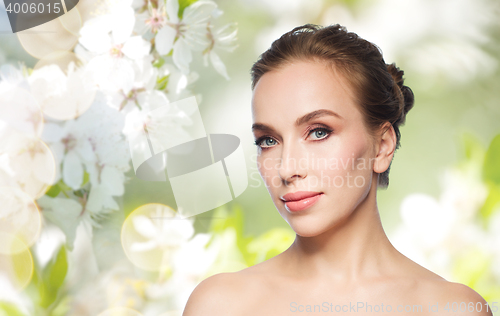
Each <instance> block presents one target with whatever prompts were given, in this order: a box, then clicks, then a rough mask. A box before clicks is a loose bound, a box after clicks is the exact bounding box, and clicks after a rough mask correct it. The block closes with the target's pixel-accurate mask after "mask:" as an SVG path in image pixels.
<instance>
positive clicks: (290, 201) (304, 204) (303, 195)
mask: <svg viewBox="0 0 500 316" xmlns="http://www.w3.org/2000/svg"><path fill="white" fill-rule="evenodd" d="M322 195H323V193H321V192H307V191H299V192H295V193H289V194H286V195H284V196H283V197H282V198H281V200H282V201H283V202H285V206H286V208H287V209H288V210H289V211H290V212H298V211H302V210H305V209H306V208H309V207H311V206H312V205H314V204H315V203H316V202H317V201H318V200H319V199H320V198H321V196H322Z"/></svg>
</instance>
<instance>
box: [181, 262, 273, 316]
mask: <svg viewBox="0 0 500 316" xmlns="http://www.w3.org/2000/svg"><path fill="white" fill-rule="evenodd" d="M268 265H269V263H268V262H263V263H260V264H257V265H254V266H251V267H248V268H246V269H243V270H241V271H238V272H226V273H219V274H215V275H213V276H211V277H209V278H207V279H205V280H203V281H202V282H201V283H200V284H198V286H197V287H196V288H195V289H194V291H193V292H192V293H191V296H190V297H189V300H188V302H187V304H186V307H185V309H184V313H183V314H182V315H183V316H198V315H203V316H211V315H217V316H225V315H231V316H234V315H241V314H244V311H246V310H252V309H253V308H254V304H255V303H256V302H258V301H259V299H260V298H261V297H262V295H266V294H265V293H264V292H265V289H266V285H267V286H268V285H269V282H270V278H269V273H268V272H269V271H267V270H268V269H267V266H268Z"/></svg>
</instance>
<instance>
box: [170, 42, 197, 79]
mask: <svg viewBox="0 0 500 316" xmlns="http://www.w3.org/2000/svg"><path fill="white" fill-rule="evenodd" d="M173 59H174V63H175V65H176V66H177V67H178V68H179V69H180V70H181V71H182V72H183V73H184V74H187V73H189V64H190V63H191V61H192V59H193V56H192V54H191V49H190V48H189V46H188V44H187V43H186V41H185V40H184V39H183V38H182V37H180V38H179V39H178V40H177V41H176V42H175V44H174V55H173Z"/></svg>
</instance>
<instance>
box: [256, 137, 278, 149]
mask: <svg viewBox="0 0 500 316" xmlns="http://www.w3.org/2000/svg"><path fill="white" fill-rule="evenodd" d="M255 145H257V146H259V147H261V148H266V147H272V146H274V145H276V140H274V139H272V138H270V137H264V138H260V139H257V140H256V141H255Z"/></svg>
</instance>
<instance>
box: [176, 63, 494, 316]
mask: <svg viewBox="0 0 500 316" xmlns="http://www.w3.org/2000/svg"><path fill="white" fill-rule="evenodd" d="M323 109H327V110H330V111H334V112H335V113H336V114H337V115H328V114H326V115H322V116H319V115H318V116H315V117H314V118H312V119H311V120H308V121H302V122H301V124H299V125H296V124H295V123H296V122H297V119H298V118H300V117H304V116H305V115H307V114H309V113H313V112H315V111H318V110H323ZM252 113H253V118H254V122H255V123H256V124H254V127H255V128H254V130H253V132H254V136H255V138H256V139H257V140H260V142H259V149H258V160H257V163H258V167H259V172H260V174H261V176H262V178H263V180H264V183H265V184H266V187H267V189H268V191H269V193H270V195H271V197H272V199H273V202H274V204H275V206H276V208H277V210H278V211H279V213H280V214H281V216H282V217H283V218H284V219H285V221H287V223H288V224H289V225H290V227H291V228H292V229H293V230H294V231H295V232H296V239H295V241H294V243H293V244H292V245H291V246H290V248H288V249H287V250H286V251H285V252H283V253H281V254H280V255H278V256H276V257H274V258H272V259H269V260H267V261H265V262H262V263H260V264H257V265H255V266H252V267H249V268H247V269H244V270H242V271H239V272H235V273H222V274H218V275H215V276H212V277H210V278H208V279H206V280H204V281H203V282H202V283H200V285H198V287H197V288H196V289H195V290H194V291H193V293H192V294H191V297H190V298H189V301H188V303H187V306H186V309H185V310H184V313H183V315H184V316H197V315H204V316H210V315H217V316H222V315H231V316H236V315H274V316H280V315H297V314H299V315H325V314H328V313H330V314H333V313H336V314H339V315H347V314H349V315H351V314H352V315H354V314H358V315H385V314H394V313H396V314H397V315H417V314H418V315H443V314H449V315H492V313H491V311H490V310H489V307H488V308H487V305H486V302H485V301H484V299H483V298H482V297H481V296H480V295H479V294H478V293H476V292H475V291H474V290H472V289H471V288H469V287H467V286H465V285H462V284H458V283H453V282H448V281H447V280H445V279H444V278H442V277H440V276H439V275H437V274H435V273H433V272H431V271H429V270H427V269H425V268H424V267H422V266H420V265H418V264H417V263H415V262H413V261H412V260H410V259H408V258H407V257H405V256H404V255H403V254H401V253H400V252H399V251H398V250H397V249H395V248H394V246H393V245H392V244H391V242H390V241H389V239H388V238H387V236H386V234H385V232H384V229H383V227H382V223H381V220H380V216H379V210H378V207H377V199H376V197H377V182H378V175H379V174H380V173H382V172H384V171H385V170H387V168H388V167H389V165H390V163H391V161H392V158H393V155H394V150H395V145H396V136H395V132H394V129H393V128H392V126H391V125H390V124H387V125H384V126H383V128H382V129H381V130H380V131H379V133H378V134H376V136H375V137H374V138H372V137H370V135H369V134H368V131H367V129H366V128H365V125H364V122H363V117H362V114H361V112H360V111H359V110H358V108H357V106H356V101H355V98H354V93H353V91H352V90H351V89H350V87H349V85H348V84H347V81H345V80H344V78H343V77H342V76H341V75H339V74H338V73H337V72H336V71H335V70H334V69H333V68H332V67H331V66H330V65H328V64H326V63H324V62H320V61H293V62H291V63H289V64H287V65H286V66H284V67H282V68H281V69H278V70H273V71H270V72H268V73H266V74H264V75H263V76H262V77H261V79H260V80H259V82H258V83H257V85H256V86H255V89H254V93H253V100H252ZM332 158H335V159H333V160H332ZM301 161H302V162H304V163H303V164H300V162H301ZM322 161H327V163H324V164H321V163H320V162H322ZM341 180H342V181H341ZM335 181H336V182H335ZM297 191H313V192H319V193H321V197H320V198H319V200H318V201H317V202H316V203H315V204H314V205H312V206H309V207H308V208H306V209H304V210H301V211H293V210H291V209H289V207H288V206H287V205H286V204H285V202H284V201H283V200H282V199H281V198H282V197H283V195H285V194H287V193H292V192H297ZM453 302H457V303H458V306H459V305H460V303H461V302H464V303H465V306H467V307H468V306H474V307H473V308H466V309H465V311H464V312H460V310H458V311H457V310H456V307H455V311H453V310H452V309H453V305H452V304H453ZM470 302H472V303H470ZM447 303H448V306H447V305H446V304H447ZM472 304H473V305H472ZM315 305H316V306H315ZM368 305H370V307H369V306H368ZM455 306H457V305H455ZM462 306H464V304H462ZM446 307H448V310H445V308H446ZM458 308H460V307H458ZM479 308H481V311H478V310H479ZM389 309H391V311H389Z"/></svg>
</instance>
